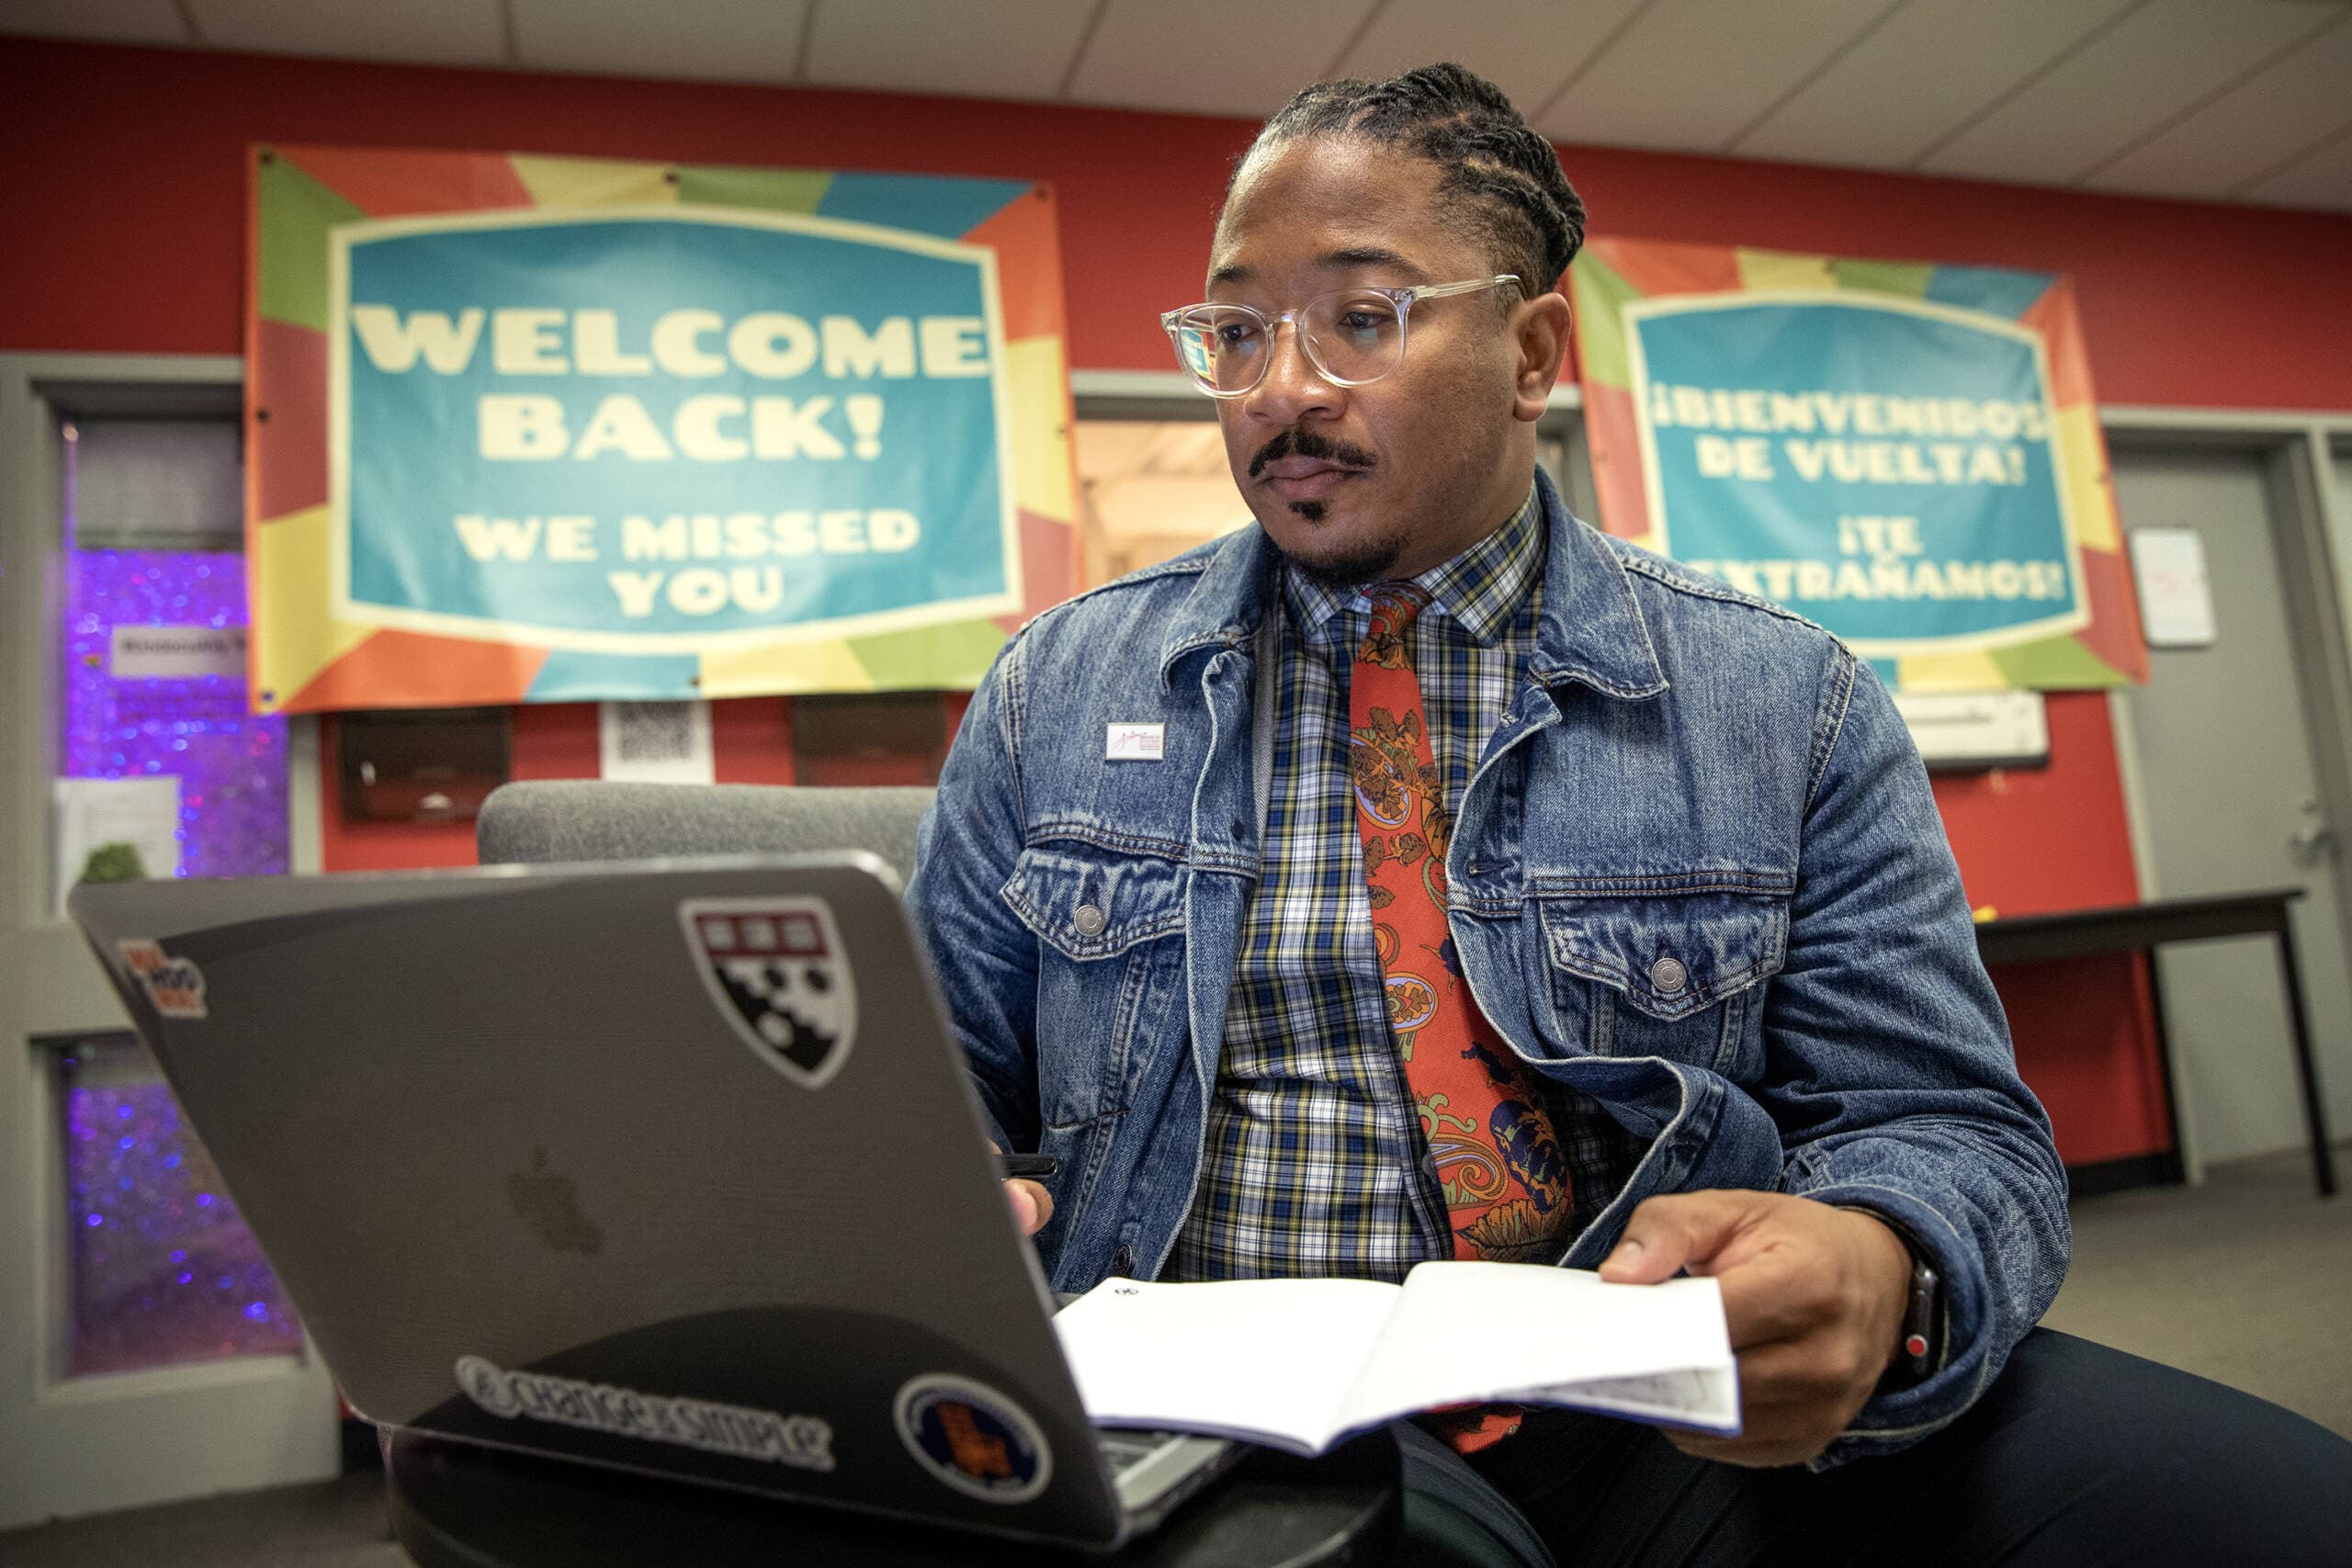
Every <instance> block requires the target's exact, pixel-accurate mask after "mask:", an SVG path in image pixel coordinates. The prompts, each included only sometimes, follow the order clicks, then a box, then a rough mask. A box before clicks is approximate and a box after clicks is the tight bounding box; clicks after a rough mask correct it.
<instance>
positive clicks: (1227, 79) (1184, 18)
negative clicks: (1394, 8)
mask: <svg viewBox="0 0 2352 1568" xmlns="http://www.w3.org/2000/svg"><path fill="white" fill-rule="evenodd" d="M1372 6H1373V0H1188V3H1187V4H1185V5H1182V6H1170V5H1167V4H1164V3H1163V0H1111V3H1110V5H1109V6H1107V7H1105V9H1104V10H1103V19H1102V21H1101V23H1100V24H1099V25H1098V26H1097V27H1096V28H1095V29H1094V37H1093V38H1092V39H1091V40H1089V42H1088V44H1087V48H1086V53H1085V55H1084V56H1083V57H1082V58H1081V59H1080V61H1079V62H1078V71H1077V73H1076V74H1075V75H1074V76H1072V77H1071V79H1070V85H1069V96H1070V97H1072V98H1073V99H1076V100H1077V101H1078V102H1080V103H1087V104H1106V105H1111V106H1114V107H1122V108H1142V109H1173V110H1176V111H1177V112H1179V113H1184V114H1229V115H1241V116H1245V117H1248V118H1262V117H1264V116H1266V115H1270V114H1272V113H1273V112H1274V110H1276V109H1278V108H1280V107H1283V104H1284V103H1286V102H1288V101H1289V99H1290V96H1291V95H1292V94H1293V93H1295V92H1296V91H1298V89H1299V88H1301V87H1304V86H1306V85H1307V84H1308V83H1310V82H1312V81H1314V80H1315V79H1316V78H1317V77H1318V76H1320V75H1321V74H1322V73H1323V68H1324V67H1325V66H1326V65H1328V64H1329V63H1330V61H1331V57H1332V56H1333V55H1335V54H1337V53H1339V52H1340V48H1341V47H1342V46H1343V45H1344V44H1346V42H1347V41H1348V39H1350V38H1351V37H1353V36H1354V34H1355V30H1356V28H1358V27H1360V26H1362V25H1363V19H1364V17H1366V16H1367V15H1368V14H1370V12H1371V10H1372Z"/></svg>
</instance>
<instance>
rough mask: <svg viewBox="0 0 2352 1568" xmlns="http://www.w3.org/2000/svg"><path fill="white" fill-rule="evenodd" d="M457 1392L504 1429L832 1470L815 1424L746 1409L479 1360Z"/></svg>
mask: <svg viewBox="0 0 2352 1568" xmlns="http://www.w3.org/2000/svg"><path fill="white" fill-rule="evenodd" d="M458 1387H459V1388H460V1389H462V1390H464V1391H465V1395H466V1397H467V1398H468V1399H470V1400H472V1401H473V1402H474V1403H475V1404H478V1405H480V1406H481V1408H482V1409H484V1410H486V1411H488V1412H489V1413H490V1414H491V1415H492V1416H497V1417H498V1418H499V1419H500V1420H502V1421H512V1420H514V1419H515V1418H516V1417H517V1416H524V1417H527V1418H529V1419H531V1420H534V1421H548V1422H552V1423H553V1424H555V1425H556V1426H559V1427H580V1428H581V1429H582V1430H583V1431H590V1432H609V1433H611V1434H612V1435H614V1436H615V1437H619V1438H644V1439H645V1440H646V1441H648V1442H652V1443H675V1444H677V1445H678V1446H679V1447H681V1448H687V1449H700V1450H703V1451H704V1452H705V1453H715V1454H729V1455H732V1456H733V1457H734V1458H737V1459H756V1460H766V1461H769V1462H770V1463H774V1464H784V1465H790V1466H791V1467H793V1468H794V1469H796V1470H831V1469H832V1468H833V1428H832V1426H831V1423H830V1422H827V1421H825V1420H823V1419H822V1418H820V1417H819V1416H779V1415H777V1414H776V1413H775V1411H773V1410H755V1409H753V1408H752V1407H751V1406H750V1405H747V1404H713V1403H712V1402H710V1401H709V1400H707V1399H686V1398H683V1397H675V1396H670V1395H664V1394H659V1393H638V1392H637V1391H636V1390H635V1389H627V1388H615V1387H614V1386H613V1385H612V1384H610V1383H602V1382H581V1381H580V1380H579V1379H577V1378H560V1377H556V1376H554V1375H552V1374H551V1373H548V1372H526V1371H506V1370H505V1369H504V1368H503V1367H501V1366H499V1365H498V1364H497V1363H496V1362H494V1361H487V1360H484V1359H482V1358H481V1357H480V1356H460V1357H458Z"/></svg>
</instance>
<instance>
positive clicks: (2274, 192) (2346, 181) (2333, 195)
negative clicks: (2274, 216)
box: [2246, 136, 2352, 212]
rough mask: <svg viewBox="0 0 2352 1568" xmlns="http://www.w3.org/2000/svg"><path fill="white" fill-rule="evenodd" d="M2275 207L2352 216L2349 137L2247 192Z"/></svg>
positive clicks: (2350, 140)
mask: <svg viewBox="0 0 2352 1568" xmlns="http://www.w3.org/2000/svg"><path fill="white" fill-rule="evenodd" d="M2246 197H2247V199H2249V200H2253V201H2260V202H2267V203H2269V204H2270V205H2272V206H2275V207H2316V208H2321V209H2325V210H2328V211H2331V212H2352V136H2339V137H2337V138H2336V139H2335V141H2331V142H2329V143H2328V144H2327V145H2326V146H2324V147H2321V148H2318V149H2316V150H2315V151H2313V152H2312V153H2311V154H2310V155H2309V156H2307V157H2305V158H2303V159H2301V161H2300V162H2298V163H2296V164H2293V165H2291V166H2290V167H2288V168H2285V169H2281V170H2280V171H2279V172H2278V173H2277V174H2275V175H2271V176H2270V177H2269V178H2268V179H2267V180H2264V181H2263V182H2262V183H2261V184H2260V185H2258V186H2255V187H2254V188H2253V189H2252V190H2250V191H2248V192H2246Z"/></svg>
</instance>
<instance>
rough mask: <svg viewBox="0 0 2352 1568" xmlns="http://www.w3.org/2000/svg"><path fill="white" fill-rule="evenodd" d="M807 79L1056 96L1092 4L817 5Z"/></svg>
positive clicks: (891, 1) (1059, 0)
mask: <svg viewBox="0 0 2352 1568" xmlns="http://www.w3.org/2000/svg"><path fill="white" fill-rule="evenodd" d="M816 6H817V17H816V22H815V25H814V27H813V28H812V29H811V30H810V33H809V64H808V69H807V70H806V72H805V73H803V79H804V80H806V81H809V82H812V83H821V84H824V85H830V86H838V87H879V88H888V89H889V90H891V91H893V92H901V93H944V94H948V95H951V96H959V97H976V98H1051V97H1054V96H1057V94H1058V93H1059V92H1060V90H1061V85H1062V77H1063V76H1064V75H1066V74H1067V73H1069V62H1070V60H1071V58H1072V57H1073V56H1075V55H1076V54H1077V53H1078V47H1079V44H1080V40H1081V39H1083V38H1084V37H1085V35H1086V23H1087V20H1088V18H1089V17H1092V16H1093V14H1094V0H965V3H964V4H962V5H955V4H945V5H943V4H942V3H941V0H816Z"/></svg>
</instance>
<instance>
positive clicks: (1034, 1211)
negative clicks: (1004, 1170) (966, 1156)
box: [989, 1144, 1054, 1235]
mask: <svg viewBox="0 0 2352 1568" xmlns="http://www.w3.org/2000/svg"><path fill="white" fill-rule="evenodd" d="M989 1148H991V1149H995V1150H996V1152H997V1153H998V1154H1000V1155H1001V1154H1002V1153H1004V1151H1003V1150H1002V1149H999V1148H997V1146H996V1145H994V1144H990V1145H989ZM1004 1201H1006V1202H1008V1203H1010V1204H1012V1221H1013V1224H1017V1225H1019V1226H1020V1227H1021V1234H1022V1235H1036V1234H1037V1233H1038V1232H1039V1231H1041V1230H1044V1229H1045V1228H1046V1221H1047V1220H1050V1219H1052V1218H1053V1217H1054V1195H1053V1194H1052V1193H1050V1192H1048V1191H1046V1190H1045V1188H1043V1187H1041V1186H1039V1185H1038V1184H1037V1183H1036V1182H1035V1181H1032V1180H1030V1179H1028V1178H1027V1177H1023V1176H1015V1177H1011V1178H1008V1179H1006V1181H1005V1184H1004Z"/></svg>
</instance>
